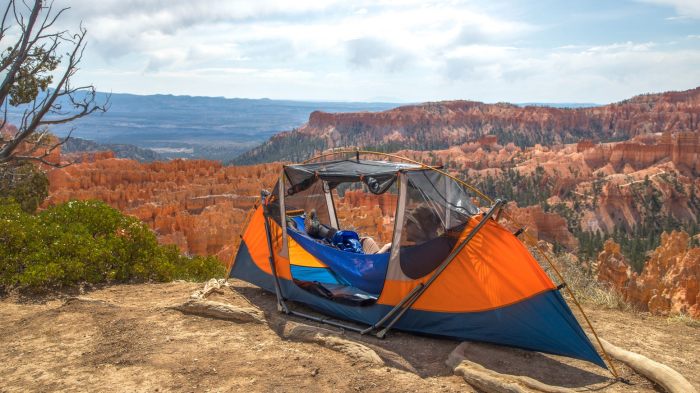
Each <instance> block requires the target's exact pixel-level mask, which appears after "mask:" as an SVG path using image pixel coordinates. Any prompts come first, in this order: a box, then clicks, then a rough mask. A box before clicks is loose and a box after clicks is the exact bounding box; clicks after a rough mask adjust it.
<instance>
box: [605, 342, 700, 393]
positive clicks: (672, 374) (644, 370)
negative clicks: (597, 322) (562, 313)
mask: <svg viewBox="0 0 700 393" xmlns="http://www.w3.org/2000/svg"><path fill="white" fill-rule="evenodd" d="M600 342H601V343H602V344H603V348H605V351H606V352H607V353H608V355H610V356H611V357H613V358H614V359H617V360H619V361H621V362H622V363H625V364H626V365H628V366H630V367H631V368H633V369H634V370H635V371H636V372H638V373H639V374H641V375H643V376H644V377H646V378H648V379H649V380H651V381H653V382H655V383H656V384H658V385H659V386H661V387H662V388H664V390H666V391H667V392H669V393H697V390H696V389H695V388H694V387H693V385H691V384H690V382H688V380H687V379H685V378H684V377H683V376H682V375H681V374H680V373H678V372H677V371H676V370H674V369H672V368H671V367H668V366H667V365H665V364H661V363H658V362H655V361H653V360H651V359H649V358H647V357H646V356H642V355H640V354H638V353H634V352H630V351H627V350H625V349H622V348H619V347H616V346H615V345H612V344H610V343H609V342H607V341H606V340H603V339H602V338H601V339H600Z"/></svg>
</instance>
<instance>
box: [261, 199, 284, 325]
mask: <svg viewBox="0 0 700 393" xmlns="http://www.w3.org/2000/svg"><path fill="white" fill-rule="evenodd" d="M268 196H270V194H269V193H268V192H267V191H263V192H262V193H261V197H262V203H263V205H262V208H263V218H264V219H265V233H266V234H267V250H268V253H269V254H270V255H269V257H268V260H269V261H270V270H271V271H272V276H273V278H274V284H275V295H277V310H278V311H283V312H284V313H285V314H289V309H288V308H287V305H286V304H285V303H284V299H283V298H282V288H281V287H280V282H279V279H278V278H277V268H276V267H275V252H274V249H273V248H272V235H271V234H270V217H269V215H268V211H267V197H268Z"/></svg>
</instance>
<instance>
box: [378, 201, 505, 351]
mask: <svg viewBox="0 0 700 393" xmlns="http://www.w3.org/2000/svg"><path fill="white" fill-rule="evenodd" d="M503 203H504V201H502V200H500V199H496V202H495V203H494V204H493V206H491V209H489V211H488V212H487V213H486V214H485V215H484V217H483V218H482V219H481V221H479V223H478V224H476V226H475V227H474V229H472V230H471V232H469V234H468V235H467V237H465V238H464V240H463V241H462V243H460V244H459V246H457V248H455V249H454V250H452V252H451V253H450V255H449V256H448V257H447V259H445V261H444V262H443V263H442V264H440V266H439V267H438V268H437V270H436V271H435V273H433V275H432V276H430V278H429V279H428V281H426V282H425V283H424V284H420V285H418V286H417V287H416V288H418V290H417V291H411V292H410V293H409V294H408V295H407V296H406V297H405V298H404V300H405V307H402V308H401V311H400V312H399V313H398V315H396V317H394V318H393V319H392V320H391V321H390V322H389V324H388V325H386V327H385V328H384V329H382V330H380V331H379V332H377V337H379V338H384V336H386V334H387V332H388V331H389V330H390V329H391V328H392V327H393V326H394V324H395V323H396V322H398V321H399V319H401V317H402V316H403V315H404V314H405V313H406V311H408V310H409V309H410V308H411V306H413V304H414V303H415V302H416V301H418V299H419V298H420V297H421V295H423V293H425V291H426V290H427V289H428V287H430V285H431V284H432V283H433V282H434V281H435V280H436V279H437V278H438V276H440V274H441V273H442V272H443V271H444V270H445V269H447V266H448V265H449V264H450V263H451V262H452V261H453V260H454V259H455V257H456V256H457V255H458V254H459V253H460V252H461V251H462V249H464V247H466V246H467V244H468V243H469V242H470V241H471V240H472V239H473V238H474V236H476V234H477V233H478V232H479V230H481V228H483V227H484V225H486V222H487V221H488V219H489V218H491V216H492V215H493V214H494V213H495V212H496V210H498V209H499V208H500V207H501V206H502V205H503ZM414 289H415V288H414ZM404 300H402V301H401V302H400V303H399V304H402V303H404ZM394 309H396V307H394ZM394 309H392V310H391V311H394ZM391 311H390V312H391ZM382 319H384V318H382Z"/></svg>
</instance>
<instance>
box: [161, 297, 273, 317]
mask: <svg viewBox="0 0 700 393" xmlns="http://www.w3.org/2000/svg"><path fill="white" fill-rule="evenodd" d="M173 309H175V310H178V311H181V312H183V313H185V314H193V315H199V316H203V317H210V318H217V319H225V320H227V321H234V322H241V323H245V322H253V323H265V314H264V313H263V312H262V311H261V310H259V309H257V308H252V307H237V306H233V305H230V304H227V303H221V302H214V301H210V300H194V299H190V300H188V301H186V302H185V303H183V304H181V305H178V306H174V307H173Z"/></svg>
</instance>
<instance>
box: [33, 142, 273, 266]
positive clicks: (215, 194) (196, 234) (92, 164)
mask: <svg viewBox="0 0 700 393" xmlns="http://www.w3.org/2000/svg"><path fill="white" fill-rule="evenodd" d="M278 174H279V164H263V165H255V166H247V167H245V166H244V167H224V166H222V165H221V164H220V163H218V162H214V161H203V160H192V161H183V160H175V161H170V162H154V163H150V164H142V163H139V162H137V161H133V160H127V159H117V158H113V155H112V154H110V153H104V154H101V153H100V154H97V153H91V154H90V155H89V156H85V157H82V162H81V163H78V164H75V165H71V166H69V167H66V168H62V169H55V170H53V171H51V172H49V173H48V177H49V183H50V190H49V192H50V195H49V198H48V199H47V201H46V204H57V203H61V202H65V201H68V200H71V199H99V200H102V201H105V202H107V203H108V204H110V205H111V206H113V207H115V208H117V209H119V210H121V211H123V212H124V213H127V214H131V215H133V216H136V217H138V218H139V219H141V220H143V221H144V222H145V223H147V224H148V225H149V226H150V227H151V228H153V229H154V230H155V231H156V233H157V235H158V237H159V239H160V241H161V242H162V243H166V244H176V245H177V246H178V247H179V248H180V250H182V251H183V252H186V253H189V254H196V255H217V256H218V257H219V258H220V259H221V260H222V261H224V262H229V261H230V260H231V258H232V257H233V252H234V251H235V250H236V249H237V246H238V243H239V241H240V238H239V234H240V232H241V229H242V228H241V226H242V225H243V222H244V220H245V217H246V214H247V211H248V210H249V209H250V208H251V207H252V206H253V204H254V203H255V201H256V200H257V197H258V196H259V195H260V190H261V189H263V188H265V187H267V186H269V185H270V184H272V183H273V182H274V178H275V177H276V176H277V175H278Z"/></svg>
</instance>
